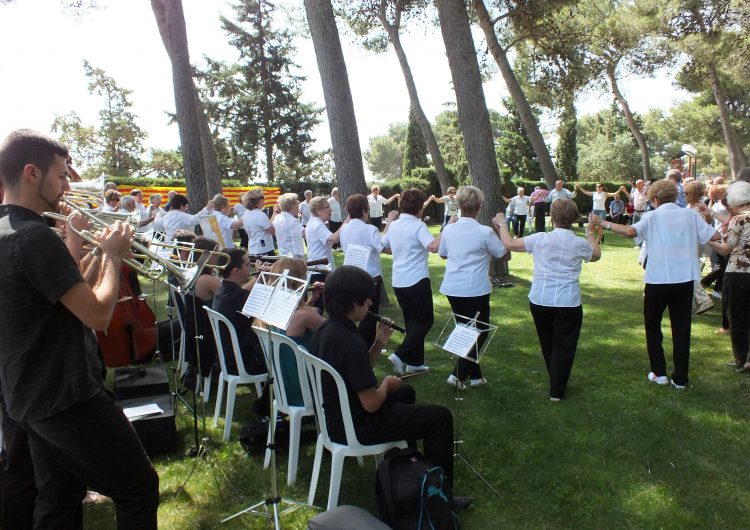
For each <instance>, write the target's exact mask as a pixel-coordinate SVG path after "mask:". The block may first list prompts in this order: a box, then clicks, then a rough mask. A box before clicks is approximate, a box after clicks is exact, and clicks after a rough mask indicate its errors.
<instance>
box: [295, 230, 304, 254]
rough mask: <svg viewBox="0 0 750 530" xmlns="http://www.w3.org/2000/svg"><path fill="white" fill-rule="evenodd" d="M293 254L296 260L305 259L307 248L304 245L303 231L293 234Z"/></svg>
mask: <svg viewBox="0 0 750 530" xmlns="http://www.w3.org/2000/svg"><path fill="white" fill-rule="evenodd" d="M292 254H293V255H294V257H295V258H298V257H304V255H305V247H304V245H303V243H302V231H299V232H298V231H293V232H292Z"/></svg>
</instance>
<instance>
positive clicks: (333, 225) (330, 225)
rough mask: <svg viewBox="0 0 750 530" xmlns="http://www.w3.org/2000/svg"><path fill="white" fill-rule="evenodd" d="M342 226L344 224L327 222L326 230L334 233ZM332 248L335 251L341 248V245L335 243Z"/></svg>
mask: <svg viewBox="0 0 750 530" xmlns="http://www.w3.org/2000/svg"><path fill="white" fill-rule="evenodd" d="M342 224H344V223H342V222H341V221H328V230H330V231H331V233H336V230H338V229H339V228H341V225H342ZM333 248H336V249H338V248H341V244H340V243H336V244H335V245H333Z"/></svg>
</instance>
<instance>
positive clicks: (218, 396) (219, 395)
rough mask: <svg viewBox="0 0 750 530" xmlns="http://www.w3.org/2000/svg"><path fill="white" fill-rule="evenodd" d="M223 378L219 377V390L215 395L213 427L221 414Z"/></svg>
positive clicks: (217, 422)
mask: <svg viewBox="0 0 750 530" xmlns="http://www.w3.org/2000/svg"><path fill="white" fill-rule="evenodd" d="M224 383H225V381H224V378H223V377H222V376H221V375H219V383H218V385H219V388H218V390H217V393H216V407H214V427H216V426H217V425H218V424H219V414H220V413H221V406H222V405H223V404H224Z"/></svg>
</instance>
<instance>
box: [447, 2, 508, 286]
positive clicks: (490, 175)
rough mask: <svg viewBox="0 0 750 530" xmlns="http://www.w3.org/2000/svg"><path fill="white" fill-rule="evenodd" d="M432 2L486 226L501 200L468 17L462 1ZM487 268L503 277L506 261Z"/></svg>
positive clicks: (480, 79) (493, 262)
mask: <svg viewBox="0 0 750 530" xmlns="http://www.w3.org/2000/svg"><path fill="white" fill-rule="evenodd" d="M435 5H436V6H437V10H438V17H439V19H440V31H441V32H442V34H443V42H444V43H445V49H446V52H447V54H448V65H449V66H450V70H451V78H452V79H453V89H454V90H455V92H456V103H457V107H458V120H459V123H460V125H461V131H462V132H463V136H464V148H465V149H466V158H467V161H468V163H469V172H470V174H471V183H472V184H473V185H474V186H476V187H478V188H479V189H481V190H482V191H483V192H484V195H485V198H484V206H483V207H482V209H481V210H480V212H479V219H478V220H479V222H481V223H482V224H486V225H489V224H490V220H491V219H492V217H494V215H495V213H497V212H499V211H501V210H500V209H501V204H502V200H503V199H502V189H501V183H500V171H499V170H498V168H497V161H496V159H495V145H494V141H493V139H492V127H491V125H490V115H489V112H488V111H487V104H486V103H485V100H484V92H483V91H482V78H481V76H480V74H479V62H478V61H477V54H476V49H475V48H474V40H473V39H472V36H471V27H470V23H469V16H468V14H467V13H466V6H465V4H464V1H463V0H436V2H435ZM490 268H491V272H490V274H491V275H493V276H500V275H503V276H504V275H506V274H507V271H508V266H507V263H505V262H500V261H499V260H493V261H492V265H491V267H490Z"/></svg>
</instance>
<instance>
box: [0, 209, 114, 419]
mask: <svg viewBox="0 0 750 530" xmlns="http://www.w3.org/2000/svg"><path fill="white" fill-rule="evenodd" d="M0 263H2V266H0V308H2V309H1V310H0V387H1V388H2V392H3V397H4V398H5V402H6V404H7V407H8V413H9V415H10V416H11V417H12V418H13V419H15V420H16V421H34V420H40V419H44V418H48V417H50V416H52V415H53V414H56V413H58V412H62V411H64V410H66V409H68V408H69V407H71V406H72V405H75V404H76V403H80V402H82V401H85V400H87V399H90V398H92V397H94V396H95V395H96V394H98V393H99V392H101V390H102V374H103V370H104V364H103V362H102V358H101V356H100V355H99V349H98V346H97V341H96V336H95V335H94V332H93V331H92V330H91V329H89V328H87V327H86V326H85V325H84V324H83V323H82V322H81V321H80V320H78V318H76V316H75V315H73V313H71V312H70V311H69V310H68V309H67V308H66V307H65V306H64V305H63V304H62V303H61V302H60V298H61V297H62V296H63V295H64V294H65V293H67V292H68V291H69V290H70V289H71V288H72V287H73V286H75V285H76V284H78V283H81V282H83V278H82V277H81V274H80V272H79V271H78V266H77V265H76V262H75V261H74V260H73V258H72V257H71V256H70V253H69V252H68V249H67V248H66V247H65V244H64V243H63V242H62V240H61V239H60V238H59V237H58V236H57V235H55V233H54V232H52V230H50V229H49V227H47V225H46V223H45V221H44V218H43V217H41V216H39V215H37V214H36V213H34V212H32V211H31V210H28V209H26V208H22V207H20V206H14V205H2V206H0Z"/></svg>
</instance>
